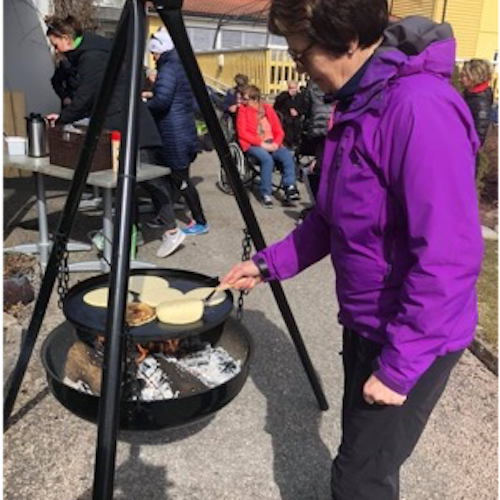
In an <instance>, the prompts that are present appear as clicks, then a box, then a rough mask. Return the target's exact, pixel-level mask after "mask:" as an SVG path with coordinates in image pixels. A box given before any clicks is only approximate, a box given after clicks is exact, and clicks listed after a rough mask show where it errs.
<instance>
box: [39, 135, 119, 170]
mask: <svg viewBox="0 0 500 500" xmlns="http://www.w3.org/2000/svg"><path fill="white" fill-rule="evenodd" d="M81 130H82V132H83V133H78V132H73V131H68V130H64V129H63V127H52V128H49V133H48V136H49V158H50V163H52V164H53V165H59V166H61V167H68V168H72V169H73V170H74V169H75V168H76V164H77V162H78V158H79V157H80V149H81V146H82V143H83V139H84V137H85V129H81ZM108 169H111V140H110V133H109V132H108V131H103V132H102V133H101V137H100V138H99V141H98V143H97V148H96V150H95V154H94V158H93V160H92V166H91V168H90V171H91V172H96V171H98V170H108Z"/></svg>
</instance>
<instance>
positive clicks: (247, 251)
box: [236, 228, 252, 321]
mask: <svg viewBox="0 0 500 500" xmlns="http://www.w3.org/2000/svg"><path fill="white" fill-rule="evenodd" d="M241 244H242V246H243V253H242V255H241V260H242V261H243V262H244V261H246V260H250V255H251V253H252V238H251V237H250V233H249V232H248V229H247V228H245V229H243V240H242V242H241ZM245 295H248V290H241V291H240V296H239V297H238V309H237V310H236V317H237V318H238V320H239V321H241V320H242V319H243V305H244V302H245Z"/></svg>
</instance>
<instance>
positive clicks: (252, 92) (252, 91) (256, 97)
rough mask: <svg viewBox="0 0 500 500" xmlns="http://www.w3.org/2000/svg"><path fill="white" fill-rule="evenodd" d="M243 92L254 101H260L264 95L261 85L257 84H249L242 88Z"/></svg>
mask: <svg viewBox="0 0 500 500" xmlns="http://www.w3.org/2000/svg"><path fill="white" fill-rule="evenodd" d="M241 94H242V95H247V96H248V98H249V99H251V100H252V101H260V99H261V97H262V94H261V93H260V89H259V87H256V86H255V85H247V86H246V87H244V88H243V89H242V90H241Z"/></svg>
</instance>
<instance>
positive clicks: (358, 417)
mask: <svg viewBox="0 0 500 500" xmlns="http://www.w3.org/2000/svg"><path fill="white" fill-rule="evenodd" d="M380 348H381V346H380V345H378V344H376V343H374V342H371V341H369V340H366V339H364V338H363V337H361V336H359V335H358V334H357V333H355V332H353V331H350V330H347V329H346V330H344V339H343V352H342V357H343V363H344V374H345V382H344V400H343V408H342V442H341V445H340V447H339V450H338V455H337V457H336V458H335V460H334V461H333V466H332V479H331V480H332V498H333V500H398V499H399V469H400V467H401V465H402V464H403V463H404V461H405V460H406V459H407V458H408V457H409V456H410V454H411V453H412V451H413V449H414V448H415V445H416V444H417V442H418V440H419V438H420V436H421V434H422V432H423V430H424V427H425V425H426V423H427V420H428V419H429V416H430V414H431V412H432V410H433V408H434V406H435V405H436V403H437V401H438V400H439V398H440V396H441V394H442V393H443V391H444V388H445V386H446V383H447V381H448V378H449V375H450V372H451V370H452V368H453V367H454V366H455V364H456V363H457V361H458V359H459V358H460V356H461V355H462V353H463V351H459V352H454V353H449V354H447V355H445V356H442V357H439V358H437V359H436V360H435V361H434V363H433V364H432V365H431V366H430V367H429V368H428V369H427V371H426V372H425V373H424V374H423V375H422V377H421V378H420V379H419V381H418V382H417V384H416V385H415V386H414V387H413V389H412V390H411V391H410V393H409V394H408V398H407V400H406V402H405V404H404V405H403V406H381V405H369V404H368V403H366V402H365V401H364V399H363V385H364V383H365V382H366V381H367V380H368V378H369V377H370V375H371V374H372V373H373V371H374V369H375V368H376V366H375V363H376V358H377V357H378V355H379V353H380Z"/></svg>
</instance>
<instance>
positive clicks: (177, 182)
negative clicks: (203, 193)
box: [169, 167, 207, 225]
mask: <svg viewBox="0 0 500 500" xmlns="http://www.w3.org/2000/svg"><path fill="white" fill-rule="evenodd" d="M169 181H170V188H171V195H172V198H173V199H174V200H175V199H177V197H178V195H181V196H183V197H184V199H185V200H186V203H187V205H188V208H189V210H191V215H192V216H193V219H194V220H195V222H196V223H197V224H202V225H205V224H206V223H207V220H206V219H205V214H204V213H203V208H202V207H201V201H200V196H199V195H198V190H197V189H196V187H195V185H194V184H193V182H192V181H191V179H190V177H189V167H187V168H184V169H182V170H173V169H172V172H171V174H170V175H169Z"/></svg>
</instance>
